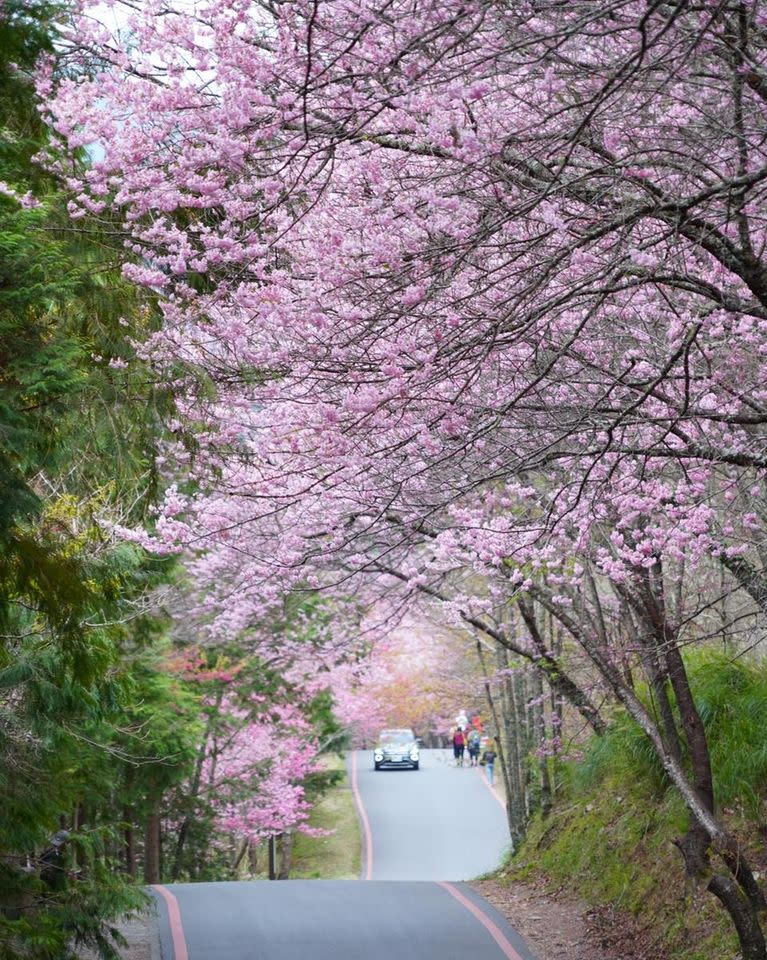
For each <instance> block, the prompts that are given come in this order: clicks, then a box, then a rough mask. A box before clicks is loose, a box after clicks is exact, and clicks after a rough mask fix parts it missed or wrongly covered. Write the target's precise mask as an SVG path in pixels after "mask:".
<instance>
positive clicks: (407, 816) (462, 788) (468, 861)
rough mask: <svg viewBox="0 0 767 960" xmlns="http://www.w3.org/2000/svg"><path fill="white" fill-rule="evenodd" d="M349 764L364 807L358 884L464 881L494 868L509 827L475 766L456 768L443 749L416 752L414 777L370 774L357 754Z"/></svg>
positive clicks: (367, 756) (368, 760) (368, 755)
mask: <svg viewBox="0 0 767 960" xmlns="http://www.w3.org/2000/svg"><path fill="white" fill-rule="evenodd" d="M350 763H351V764H353V767H352V774H354V772H355V771H354V766H356V782H357V786H358V788H359V796H360V798H361V801H362V805H363V810H361V811H360V814H361V816H360V819H361V821H362V825H363V831H362V833H363V860H364V863H363V877H365V878H366V879H369V880H470V879H472V878H473V877H476V876H479V875H480V874H482V873H487V872H488V871H490V870H493V869H495V868H496V867H497V866H498V864H499V861H500V859H501V855H502V854H503V852H504V850H505V849H506V847H507V846H508V843H509V828H508V826H507V825H506V812H505V811H504V809H503V806H502V804H501V803H500V802H499V800H498V798H497V795H494V794H493V793H492V791H491V790H490V789H489V788H488V786H487V784H486V782H485V771H484V770H483V769H482V768H481V767H479V768H477V767H475V768H471V767H468V766H465V767H463V768H459V769H456V767H455V766H453V755H452V751H450V752H449V751H447V750H423V751H421V767H420V770H397V769H391V770H385V769H384V770H375V769H374V767H373V754H372V752H370V751H361V750H360V751H357V753H356V754H355V755H354V756H353V757H352V758H351V759H350ZM353 780H354V776H353ZM366 818H367V822H368V824H369V827H370V829H369V831H368V830H366V829H365V819H366Z"/></svg>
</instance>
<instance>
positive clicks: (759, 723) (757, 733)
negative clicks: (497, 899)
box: [500, 651, 767, 960]
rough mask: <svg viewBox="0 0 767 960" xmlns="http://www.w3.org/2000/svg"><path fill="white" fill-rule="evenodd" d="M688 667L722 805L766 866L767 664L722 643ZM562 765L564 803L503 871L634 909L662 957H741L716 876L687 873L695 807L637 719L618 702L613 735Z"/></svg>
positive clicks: (540, 819)
mask: <svg viewBox="0 0 767 960" xmlns="http://www.w3.org/2000/svg"><path fill="white" fill-rule="evenodd" d="M688 666H689V670H690V678H691V684H692V689H693V691H694V693H695V696H696V701H697V703H698V704H699V708H700V711H701V716H702V717H703V719H704V722H705V726H706V732H707V735H708V738H709V743H710V746H711V757H712V764H713V770H714V784H715V789H716V795H717V802H718V803H719V804H720V806H721V810H722V816H723V818H724V819H725V821H726V823H727V825H728V828H729V829H731V830H732V831H733V832H734V833H735V834H737V836H738V837H739V840H740V842H741V843H742V844H743V849H744V850H745V851H747V855H748V856H749V858H750V859H752V860H753V862H754V864H755V866H756V867H757V868H758V871H759V872H760V873H763V872H764V870H765V866H767V857H766V856H765V852H764V837H765V830H766V829H767V809H766V808H765V795H766V791H767V742H766V740H765V737H764V734H763V731H764V730H765V729H767V665H765V664H764V662H763V661H755V660H753V659H750V660H744V659H737V658H734V657H733V655H732V654H728V653H726V652H721V651H716V652H706V653H698V654H693V655H691V656H690V657H689V658H688ZM646 695H647V694H646V691H645V696H646ZM556 775H557V779H558V782H559V791H558V796H557V801H556V804H555V805H554V808H553V809H552V810H551V812H550V813H548V814H547V815H545V816H544V815H543V814H542V813H541V812H540V811H539V812H538V813H537V814H536V815H535V816H534V817H533V819H532V821H531V823H530V828H529V831H528V833H527V837H526V839H525V841H524V843H523V845H522V846H521V847H520V849H519V851H518V853H517V854H516V856H514V857H513V858H512V859H511V860H510V861H509V863H508V864H507V865H506V867H505V868H504V869H503V870H502V871H501V873H500V878H501V879H502V880H503V881H504V882H507V883H512V884H513V883H514V882H515V880H521V879H526V878H527V879H530V878H539V879H540V878H547V879H548V880H550V881H551V884H552V885H553V886H554V887H555V888H564V889H566V890H568V891H569V892H570V893H572V894H575V895H576V896H578V897H580V898H582V899H583V900H585V901H586V902H587V903H588V904H590V905H600V904H611V905H613V906H614V907H616V908H617V909H618V910H621V911H626V912H627V913H629V914H631V915H632V916H633V917H635V918H636V919H637V920H638V923H639V925H640V927H641V928H643V929H644V930H645V931H646V933H647V935H648V938H649V939H650V940H651V941H654V942H655V943H656V944H657V956H659V957H660V956H664V957H673V958H675V960H710V958H712V957H717V958H728V957H735V956H736V955H737V954H738V941H737V936H736V935H735V933H734V931H733V930H732V926H731V924H730V923H729V921H728V918H727V915H726V914H725V912H724V911H723V910H722V909H721V907H719V906H718V905H716V904H715V903H713V902H712V901H711V898H710V897H708V896H706V893H705V884H706V882H707V881H708V879H709V877H707V876H700V877H698V878H695V879H694V880H691V879H690V878H689V877H686V876H685V871H684V861H683V859H682V857H680V855H679V850H678V844H679V843H680V842H681V840H682V838H683V837H684V835H685V833H686V831H687V830H688V828H689V815H688V812H687V810H686V809H685V806H684V804H683V803H682V801H681V799H680V797H679V795H678V793H677V792H676V791H675V790H674V789H673V787H672V786H671V784H670V783H669V780H668V778H667V777H666V776H665V775H664V772H663V769H662V767H661V765H660V764H659V762H658V759H657V756H656V755H655V753H654V751H653V750H652V749H651V747H650V745H649V743H648V740H647V737H646V736H645V734H644V733H643V732H642V731H641V729H640V728H639V727H638V725H637V724H636V723H634V722H633V721H632V720H631V719H630V718H629V717H627V716H626V715H625V714H624V713H618V714H617V715H616V716H615V717H614V718H613V719H612V721H611V723H610V726H609V728H608V730H607V732H606V733H605V735H604V736H603V737H600V738H592V739H591V740H590V741H588V742H587V743H586V744H584V745H583V748H582V756H579V757H578V759H571V760H568V761H565V762H562V763H560V764H558V766H557V774H556Z"/></svg>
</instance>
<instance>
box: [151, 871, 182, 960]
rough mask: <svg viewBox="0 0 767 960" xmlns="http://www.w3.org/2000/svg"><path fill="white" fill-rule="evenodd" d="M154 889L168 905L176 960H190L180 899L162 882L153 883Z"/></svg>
mask: <svg viewBox="0 0 767 960" xmlns="http://www.w3.org/2000/svg"><path fill="white" fill-rule="evenodd" d="M152 889H153V890H156V891H157V892H158V893H159V894H160V896H161V897H162V898H163V900H164V901H165V903H166V906H167V907H168V922H169V923H170V938H171V943H172V944H173V958H174V960H189V950H188V949H187V945H186V937H185V936H184V927H183V924H182V923H181V910H180V908H179V905H178V900H176V898H175V897H174V896H173V894H172V893H171V892H170V890H168V889H167V887H163V886H162V884H159V883H155V884H153V885H152Z"/></svg>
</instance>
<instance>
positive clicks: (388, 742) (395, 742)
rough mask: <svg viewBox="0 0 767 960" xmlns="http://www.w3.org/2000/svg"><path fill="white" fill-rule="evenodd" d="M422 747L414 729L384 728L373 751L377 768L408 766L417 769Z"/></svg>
mask: <svg viewBox="0 0 767 960" xmlns="http://www.w3.org/2000/svg"><path fill="white" fill-rule="evenodd" d="M419 751H420V747H419V744H418V740H417V739H416V736H415V734H414V733H413V731H412V730H408V729H401V730H382V731H381V735H380V736H379V738H378V746H377V747H376V748H375V750H374V751H373V764H374V766H375V768H376V770H381V769H382V768H383V767H407V768H409V769H411V770H417V769H418V766H419V761H420V752H419Z"/></svg>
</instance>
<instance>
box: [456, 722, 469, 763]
mask: <svg viewBox="0 0 767 960" xmlns="http://www.w3.org/2000/svg"><path fill="white" fill-rule="evenodd" d="M465 749H466V736H465V734H464V732H463V728H462V727H458V729H457V730H456V731H455V733H454V734H453V756H454V757H455V765H456V767H462V766H463V752H464V750H465Z"/></svg>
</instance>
